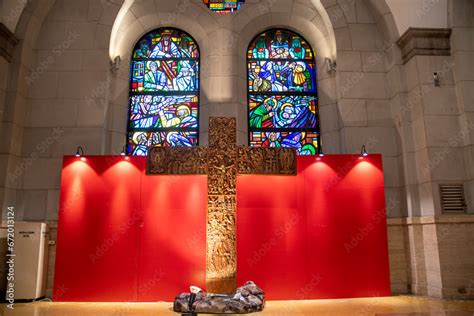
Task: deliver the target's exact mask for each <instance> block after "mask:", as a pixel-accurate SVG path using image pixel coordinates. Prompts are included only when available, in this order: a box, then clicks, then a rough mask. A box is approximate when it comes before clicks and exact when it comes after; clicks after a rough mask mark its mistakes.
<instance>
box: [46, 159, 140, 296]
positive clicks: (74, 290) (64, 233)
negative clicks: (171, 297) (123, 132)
mask: <svg viewBox="0 0 474 316" xmlns="http://www.w3.org/2000/svg"><path fill="white" fill-rule="evenodd" d="M144 163H145V161H144V160H143V159H134V160H132V161H130V162H125V161H123V160H122V159H117V158H114V157H88V158H87V160H86V161H81V160H80V159H78V158H76V157H65V158H64V165H63V173H62V181H61V196H60V208H59V219H58V220H59V223H58V238H57V248H56V271H55V277H54V295H53V298H54V300H55V301H102V302H108V301H136V300H137V298H138V297H137V287H138V275H137V273H136V270H137V265H138V225H136V223H137V221H138V219H139V210H140V190H139V188H140V182H141V172H142V170H143V166H144Z"/></svg>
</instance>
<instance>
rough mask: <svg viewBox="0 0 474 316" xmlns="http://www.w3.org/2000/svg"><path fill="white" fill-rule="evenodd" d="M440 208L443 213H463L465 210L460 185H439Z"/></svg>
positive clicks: (462, 190)
mask: <svg viewBox="0 0 474 316" xmlns="http://www.w3.org/2000/svg"><path fill="white" fill-rule="evenodd" d="M439 191H440V195H441V206H442V208H443V212H445V213H463V212H464V211H465V210H466V202H465V200H464V187H463V185H462V184H440V185H439Z"/></svg>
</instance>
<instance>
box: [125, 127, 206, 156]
mask: <svg viewBox="0 0 474 316" xmlns="http://www.w3.org/2000/svg"><path fill="white" fill-rule="evenodd" d="M197 139H198V133H197V131H195V132H183V131H170V132H146V131H135V132H129V135H128V146H127V149H128V152H129V153H130V154H131V155H133V156H146V155H148V149H149V148H150V147H154V146H158V147H176V146H181V147H191V146H197Z"/></svg>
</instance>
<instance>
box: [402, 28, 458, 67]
mask: <svg viewBox="0 0 474 316" xmlns="http://www.w3.org/2000/svg"><path fill="white" fill-rule="evenodd" d="M451 32H452V30H451V29H437V28H412V27H411V28H409V29H408V30H407V31H406V32H405V33H404V34H403V35H402V36H401V37H400V39H399V40H398V41H397V45H398V47H400V49H401V51H402V60H403V63H404V64H406V63H407V62H408V61H409V60H410V59H411V58H412V57H413V56H417V55H418V56H450V55H451V43H450V37H451Z"/></svg>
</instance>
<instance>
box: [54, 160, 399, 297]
mask: <svg viewBox="0 0 474 316" xmlns="http://www.w3.org/2000/svg"><path fill="white" fill-rule="evenodd" d="M359 158H360V157H359V156H347V155H345V156H344V155H342V156H326V157H323V158H315V157H298V175H297V176H296V177H281V176H239V177H238V183H237V192H238V194H237V234H238V236H237V245H238V282H239V284H242V283H243V282H245V281H247V280H254V281H256V282H257V284H259V285H261V286H262V287H263V288H264V289H265V291H266V293H267V297H268V298H269V299H305V298H337V297H364V296H374V295H378V296H379V295H389V294H390V291H389V270H388V250H387V232H386V225H385V205H384V191H383V174H382V162H381V157H380V156H378V155H371V156H369V157H366V158H364V159H359ZM318 159H319V160H318ZM144 170H145V159H144V158H140V157H130V158H129V160H128V161H125V160H124V158H123V157H107V156H105V157H104V156H100V157H87V160H85V161H81V159H79V158H76V157H65V159H64V166H63V174H62V182H61V199H60V212H59V226H58V243H57V254H56V272H55V273H56V274H55V285H54V299H55V300H56V301H104V302H107V301H142V302H143V301H157V300H166V301H171V300H172V299H173V298H174V296H175V295H176V294H177V293H179V292H182V291H187V289H188V286H189V285H190V284H196V285H198V286H202V287H204V285H205V261H206V240H205V236H206V204H207V178H206V177H205V176H146V175H145V173H144V172H145V171H144Z"/></svg>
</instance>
